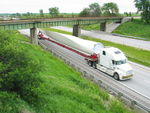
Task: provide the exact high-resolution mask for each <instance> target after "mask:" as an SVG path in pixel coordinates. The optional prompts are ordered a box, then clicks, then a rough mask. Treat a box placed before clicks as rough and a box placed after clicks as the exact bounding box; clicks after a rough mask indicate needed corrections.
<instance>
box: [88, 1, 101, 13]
mask: <svg viewBox="0 0 150 113" xmlns="http://www.w3.org/2000/svg"><path fill="white" fill-rule="evenodd" d="M89 7H90V15H91V16H100V15H101V8H100V5H99V4H98V3H93V4H91V5H89Z"/></svg>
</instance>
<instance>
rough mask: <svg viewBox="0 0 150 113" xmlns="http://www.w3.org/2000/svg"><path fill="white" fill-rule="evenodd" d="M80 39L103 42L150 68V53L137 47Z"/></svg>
mask: <svg viewBox="0 0 150 113" xmlns="http://www.w3.org/2000/svg"><path fill="white" fill-rule="evenodd" d="M44 30H50V31H54V32H59V33H64V34H69V35H72V33H71V32H67V31H63V30H58V29H54V28H44ZM80 38H82V39H85V40H91V41H96V42H101V43H103V44H104V45H105V46H113V47H116V48H119V49H121V50H122V51H123V52H124V53H125V54H126V56H127V57H128V59H129V60H130V61H132V62H136V63H139V64H142V65H144V66H148V67H150V51H147V50H143V49H138V48H135V47H131V46H126V45H122V44H117V43H113V42H109V41H105V40H101V39H96V38H93V37H88V36H80Z"/></svg>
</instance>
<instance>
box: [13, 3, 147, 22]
mask: <svg viewBox="0 0 150 113" xmlns="http://www.w3.org/2000/svg"><path fill="white" fill-rule="evenodd" d="M134 2H135V6H136V8H137V9H138V11H137V13H139V14H140V15H141V17H142V20H143V21H144V22H146V23H150V0H134ZM48 11H49V13H44V11H43V9H40V10H39V13H38V14H33V13H30V12H27V13H26V14H20V13H16V14H14V15H13V16H17V17H20V18H21V17H25V18H47V17H48V18H49V17H78V16H80V17H88V16H118V15H119V8H118V5H117V4H116V3H113V2H109V3H105V4H104V5H103V6H100V5H99V4H98V3H92V4H90V5H89V6H88V7H87V8H84V9H83V10H82V11H81V12H80V13H79V14H74V13H72V14H68V13H60V11H59V8H58V7H51V8H49V9H48ZM124 14H125V15H126V16H132V14H131V12H130V13H127V12H125V13H124Z"/></svg>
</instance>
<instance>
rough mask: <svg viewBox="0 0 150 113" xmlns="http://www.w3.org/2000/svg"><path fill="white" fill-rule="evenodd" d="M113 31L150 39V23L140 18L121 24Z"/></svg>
mask: <svg viewBox="0 0 150 113" xmlns="http://www.w3.org/2000/svg"><path fill="white" fill-rule="evenodd" d="M113 33H117V34H122V35H127V36H135V37H140V38H143V39H146V40H148V41H150V24H146V23H144V22H142V21H141V20H139V19H134V20H133V21H130V22H125V23H123V24H121V25H120V26H119V27H118V28H117V29H116V30H114V31H113Z"/></svg>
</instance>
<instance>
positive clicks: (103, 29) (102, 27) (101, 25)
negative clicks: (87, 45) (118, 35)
mask: <svg viewBox="0 0 150 113" xmlns="http://www.w3.org/2000/svg"><path fill="white" fill-rule="evenodd" d="M100 31H106V22H102V23H101V24H100Z"/></svg>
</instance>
